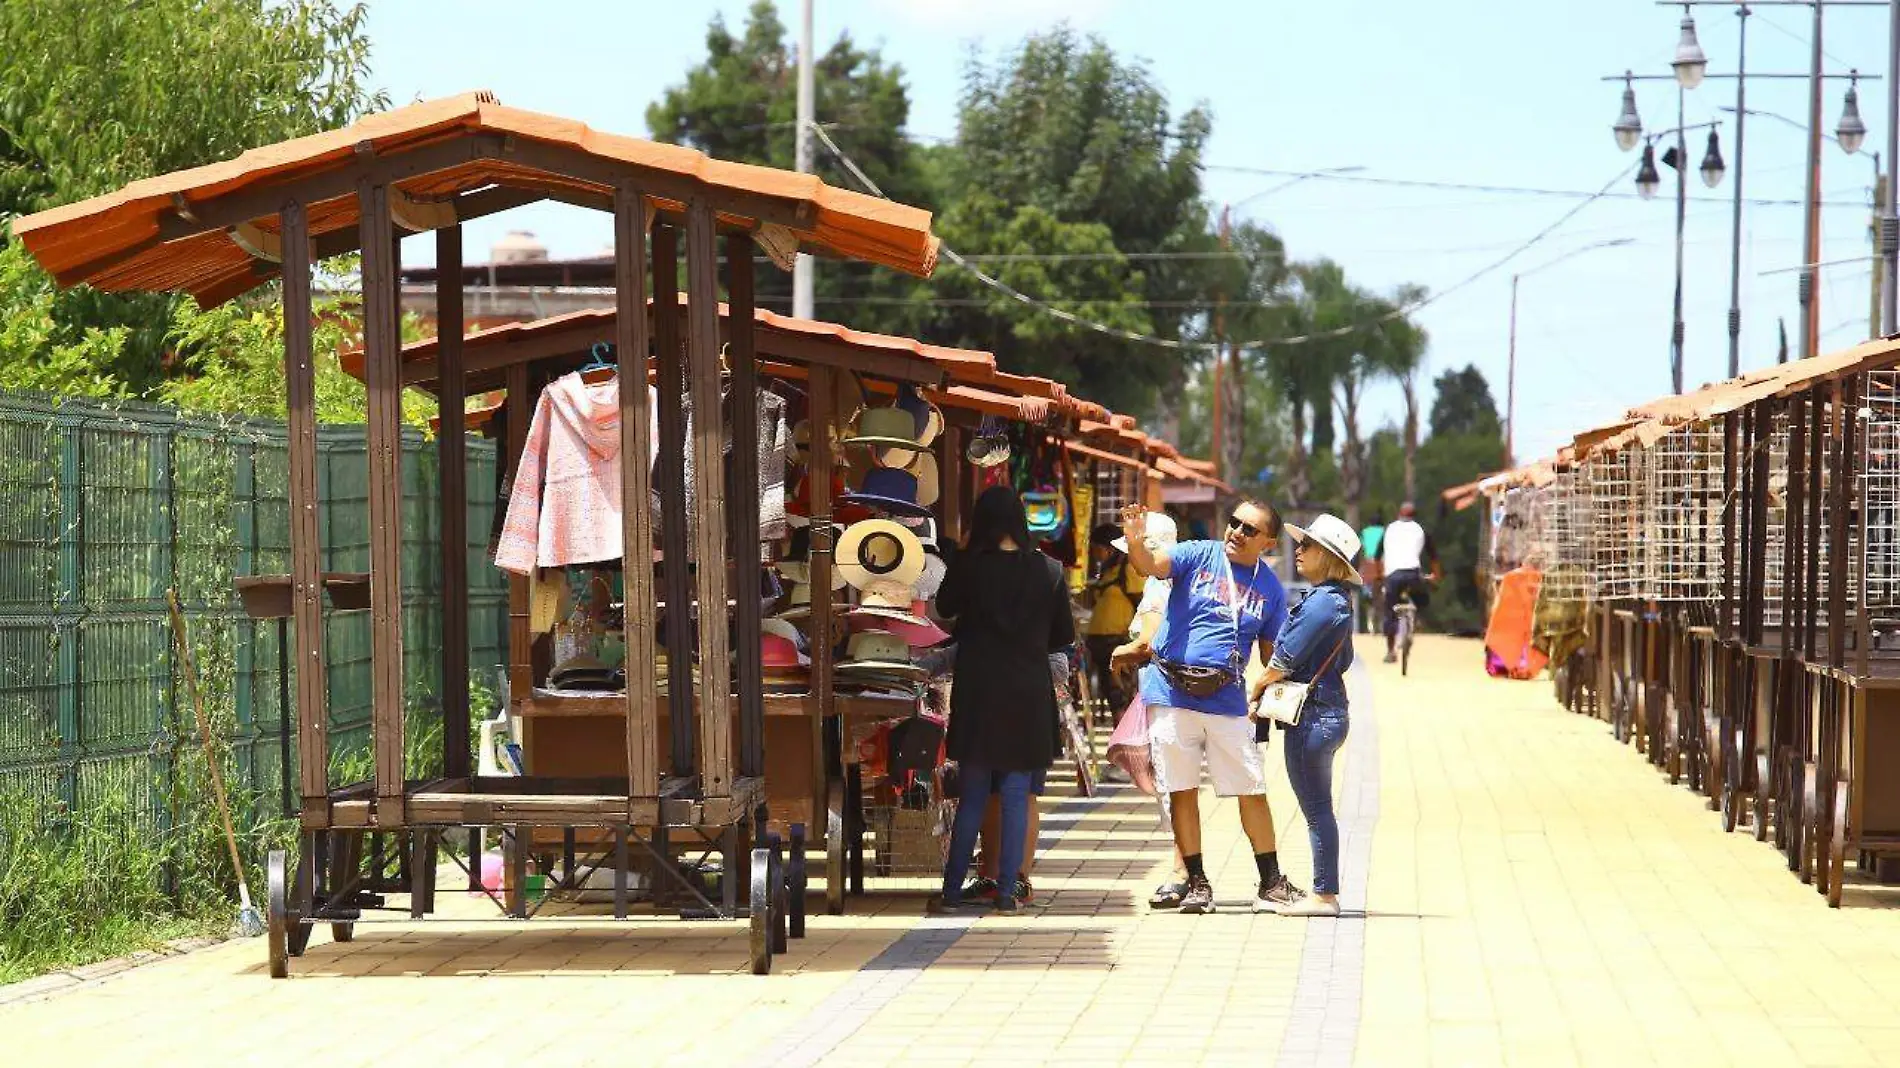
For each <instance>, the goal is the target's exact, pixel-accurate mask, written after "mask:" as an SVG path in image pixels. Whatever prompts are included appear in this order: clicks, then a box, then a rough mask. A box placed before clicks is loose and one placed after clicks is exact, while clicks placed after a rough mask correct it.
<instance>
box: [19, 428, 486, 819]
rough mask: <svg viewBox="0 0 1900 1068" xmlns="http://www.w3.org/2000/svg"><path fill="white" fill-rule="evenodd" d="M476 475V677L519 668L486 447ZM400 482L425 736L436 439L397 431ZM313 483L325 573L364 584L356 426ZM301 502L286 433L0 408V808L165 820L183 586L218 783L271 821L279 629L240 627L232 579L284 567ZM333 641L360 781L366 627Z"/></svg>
mask: <svg viewBox="0 0 1900 1068" xmlns="http://www.w3.org/2000/svg"><path fill="white" fill-rule="evenodd" d="M468 468H469V470H468V486H469V501H468V528H467V529H468V532H469V535H468V538H469V544H468V553H469V568H468V574H469V576H470V582H471V586H472V591H471V592H472V601H473V603H472V605H471V616H470V631H471V643H472V645H473V648H472V650H471V653H470V657H471V659H470V663H471V664H472V665H473V666H474V669H475V670H476V671H477V672H485V671H487V670H489V669H492V667H493V666H495V665H499V664H501V663H503V662H504V661H505V660H506V640H507V585H506V582H505V578H504V576H502V575H501V573H500V572H498V571H497V570H496V569H495V568H494V567H492V566H490V565H489V563H488V561H487V558H486V557H487V539H488V532H489V529H490V527H491V524H492V517H493V515H494V511H495V508H496V503H495V488H496V472H495V449H494V446H493V444H492V443H490V442H486V441H470V443H469V448H468ZM402 472H403V483H404V485H403V516H402V520H403V560H402V588H403V598H402V600H403V626H404V632H403V638H404V677H405V684H404V689H405V703H406V706H407V708H408V712H409V715H410V717H411V719H412V722H413V723H414V724H415V726H412V728H411V733H412V734H413V733H416V730H417V728H418V727H426V726H427V725H429V724H431V723H437V724H439V722H440V715H441V708H440V704H439V700H438V697H437V695H439V694H440V693H441V689H442V679H441V670H442V655H441V654H442V627H441V598H440V589H441V568H440V562H439V559H438V545H439V543H440V532H441V515H440V508H439V505H438V502H437V498H436V489H437V486H438V478H437V468H436V451H435V443H434V442H433V441H429V440H426V439H425V438H424V437H423V436H422V435H420V434H419V433H415V432H405V434H404V437H403V462H402ZM317 480H318V494H319V498H320V500H321V502H322V503H321V512H320V514H319V518H318V532H319V538H320V541H321V544H322V547H323V557H322V566H323V568H324V570H326V571H365V570H367V569H368V557H369V516H368V463H367V455H366V449H365V443H364V433H363V428H362V427H360V426H337V427H325V428H323V429H322V430H321V431H320V433H319V436H318V464H317ZM288 487H289V478H288V470H287V456H286V448H285V432H284V427H283V424H281V423H274V422H265V421H253V420H242V419H218V418H206V417H203V416H196V415H185V414H182V413H179V412H178V411H176V410H173V409H167V408H160V407H155V406H148V405H139V404H119V405H98V404H88V403H77V402H73V401H69V400H51V399H47V398H40V397H34V396H30V395H21V394H12V393H0V793H12V794H24V795H25V796H27V797H29V798H32V799H35V800H36V801H37V802H40V803H43V804H45V805H48V806H60V807H61V808H63V810H65V811H84V810H86V809H87V808H88V806H89V805H92V804H95V803H97V802H98V800H99V799H101V798H105V797H129V798H130V799H132V802H133V807H134V810H135V811H136V813H137V814H136V816H135V818H136V819H137V820H138V821H139V822H140V823H142V824H146V825H147V826H149V827H151V828H153V829H159V828H163V827H164V826H165V825H166V820H167V816H166V803H165V799H166V797H167V796H169V790H170V787H171V783H172V778H173V775H174V774H175V771H176V767H175V764H176V761H175V754H176V753H177V751H178V747H179V746H180V745H190V744H192V742H193V739H194V738H195V730H196V728H195V725H194V721H193V719H192V712H191V706H190V704H189V695H188V691H187V690H186V688H185V680H184V674H183V670H182V664H181V662H180V660H179V657H178V654H177V650H176V647H175V643H174V642H173V639H172V632H171V626H170V621H169V617H168V612H167V606H166V591H167V589H173V588H175V589H177V590H178V593H179V597H180V598H181V600H182V601H183V602H184V604H185V610H186V616H187V620H188V625H189V629H190V635H191V643H192V653H193V659H194V660H195V661H196V663H197V668H198V672H199V674H200V678H201V683H202V686H203V693H204V696H205V698H206V702H207V706H208V711H210V713H211V715H212V718H213V721H214V722H215V723H217V724H219V726H220V727H221V728H222V729H224V730H225V731H226V732H227V737H228V740H229V743H230V746H231V751H232V756H233V764H234V767H232V768H231V769H230V770H229V771H228V772H227V774H228V775H229V776H230V778H231V780H232V781H233V784H234V786H236V788H237V792H239V793H247V794H250V795H252V796H258V797H261V798H265V799H268V804H269V807H271V808H272V809H274V808H275V807H276V798H277V797H278V795H279V790H280V786H281V777H280V775H279V771H278V768H279V761H278V746H279V744H280V742H281V740H282V739H283V737H284V731H285V728H286V722H285V721H286V716H285V710H284V708H283V707H282V704H281V702H280V699H279V694H280V692H281V691H280V680H279V672H278V650H279V627H278V624H277V623H276V622H275V621H273V620H252V619H250V618H249V617H248V616H246V615H245V614H244V611H243V608H242V607H241V605H240V604H239V602H238V599H237V596H236V592H235V586H234V580H235V579H236V578H237V577H239V576H242V575H251V574H284V573H286V572H288V571H289V569H290V545H289V502H288V500H287V495H288V492H289V489H288ZM324 637H325V645H324V648H325V653H326V656H327V660H328V669H329V680H330V706H329V712H328V715H329V719H330V735H329V737H330V745H331V753H330V762H331V765H332V767H344V766H349V767H354V766H360V765H363V764H366V763H367V761H368V744H369V738H368V733H369V726H368V725H369V719H370V677H369V669H370V648H371V640H370V627H369V615H368V613H366V612H353V613H333V614H331V615H330V616H329V617H328V619H327V623H326V631H325V636H324ZM292 692H294V685H293V690H292ZM289 727H290V730H291V741H292V743H293V744H294V742H295V723H294V722H292V723H290V724H289ZM436 737H438V738H439V734H437V735H436ZM292 759H293V761H294V760H295V755H294V754H293V757H292ZM435 759H436V760H437V761H439V759H440V756H439V754H437V756H436V758H435ZM292 766H293V767H294V766H295V764H294V763H293V765H292ZM293 775H294V772H293Z"/></svg>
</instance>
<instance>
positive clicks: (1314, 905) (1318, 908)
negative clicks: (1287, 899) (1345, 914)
mask: <svg viewBox="0 0 1900 1068" xmlns="http://www.w3.org/2000/svg"><path fill="white" fill-rule="evenodd" d="M1279 913H1280V915H1282V916H1318V917H1330V916H1337V915H1339V899H1338V898H1334V899H1333V900H1331V901H1322V900H1320V899H1319V898H1317V897H1314V896H1312V895H1311V894H1308V895H1306V896H1305V897H1302V898H1300V899H1299V900H1298V901H1295V902H1293V903H1292V904H1289V905H1285V906H1282V907H1281V908H1280V909H1279Z"/></svg>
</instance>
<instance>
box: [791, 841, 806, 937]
mask: <svg viewBox="0 0 1900 1068" xmlns="http://www.w3.org/2000/svg"><path fill="white" fill-rule="evenodd" d="M785 884H786V891H787V895H788V896H789V897H790V898H791V900H790V901H789V902H788V904H789V905H790V906H791V907H790V908H789V909H787V910H786V912H787V915H786V921H787V926H788V928H789V933H790V934H791V937H793V938H803V937H805V894H806V893H807V892H808V891H809V889H810V876H809V874H808V872H807V870H806V867H805V825H804V824H802V823H794V824H792V852H791V857H790V859H789V860H788V861H787V867H786V872H785Z"/></svg>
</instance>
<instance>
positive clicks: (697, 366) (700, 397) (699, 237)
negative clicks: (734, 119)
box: [675, 197, 757, 795]
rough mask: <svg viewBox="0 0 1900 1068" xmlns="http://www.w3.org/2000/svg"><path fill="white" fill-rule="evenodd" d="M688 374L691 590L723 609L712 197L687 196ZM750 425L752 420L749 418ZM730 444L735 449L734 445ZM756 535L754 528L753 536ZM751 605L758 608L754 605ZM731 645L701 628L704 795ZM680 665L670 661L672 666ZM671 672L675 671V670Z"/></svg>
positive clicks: (727, 684)
mask: <svg viewBox="0 0 1900 1068" xmlns="http://www.w3.org/2000/svg"><path fill="white" fill-rule="evenodd" d="M686 216H687V218H686V291H687V300H688V307H687V312H688V315H687V320H688V324H689V325H688V330H687V347H688V357H687V376H688V384H689V389H690V393H691V396H692V401H693V411H694V413H695V415H694V419H693V439H692V441H691V442H690V443H689V447H690V448H691V449H692V450H693V475H694V480H695V482H696V484H697V486H696V488H697V490H698V494H699V499H698V501H697V502H696V503H697V507H696V508H695V519H696V522H695V523H694V528H693V545H694V548H695V549H696V550H697V552H696V554H695V557H696V559H697V560H698V561H699V562H700V563H701V565H702V566H700V567H698V568H696V569H695V570H694V573H693V589H694V592H695V593H696V594H697V599H698V602H699V604H700V606H701V608H702V612H704V613H706V614H711V613H714V612H718V613H720V614H721V615H723V608H724V606H725V603H726V569H725V568H723V567H717V566H712V564H713V562H714V561H718V560H720V559H722V558H723V557H724V553H725V547H726V545H725V541H726V538H725V534H726V500H725V493H726V488H725V487H726V480H725V470H726V457H725V435H724V432H723V428H722V427H721V425H720V423H721V419H720V409H721V396H720V386H721V385H722V383H721V380H720V375H719V274H718V271H719V265H718V246H717V242H716V234H715V229H716V224H715V220H714V218H713V207H712V203H711V202H710V201H708V200H705V199H704V198H697V197H696V198H694V199H693V200H692V201H691V202H689V204H688V207H687V213H686ZM755 428H756V423H755ZM739 447H740V446H739V445H738V444H736V442H735V445H734V451H737V450H738V449H739ZM756 537H757V534H756V533H755V534H754V538H755V539H756ZM753 607H754V610H756V608H757V606H756V605H755V606H753ZM729 653H730V643H729V641H728V638H727V634H726V628H725V627H723V626H711V625H703V626H701V627H700V628H699V671H700V678H701V680H702V683H703V685H702V686H701V687H700V688H699V693H698V694H697V698H698V700H697V711H698V723H697V726H698V728H699V782H700V789H702V790H704V791H705V792H706V793H707V794H708V795H713V794H725V793H726V792H727V791H729V790H730V789H731V788H732V781H731V776H732V766H733V765H732V712H731V708H730V706H729V705H728V704H727V703H726V695H727V694H729V693H731V692H732V663H731V660H730V659H729ZM677 669H678V665H675V671H677ZM676 677H677V676H676Z"/></svg>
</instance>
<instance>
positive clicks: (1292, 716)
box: [1253, 631, 1352, 727]
mask: <svg viewBox="0 0 1900 1068" xmlns="http://www.w3.org/2000/svg"><path fill="white" fill-rule="evenodd" d="M1351 639H1352V632H1351V631H1348V632H1347V633H1346V636H1345V637H1344V638H1341V639H1339V644H1338V645H1335V646H1333V651H1332V652H1330V653H1328V654H1327V655H1326V662H1325V663H1323V664H1321V665H1320V666H1319V670H1318V671H1315V672H1314V673H1313V678H1315V679H1318V678H1320V677H1321V676H1323V675H1325V674H1326V669H1327V668H1329V667H1332V666H1333V658H1334V657H1336V656H1338V655H1339V650H1340V649H1341V648H1343V647H1344V646H1345V644H1346V643H1347V642H1348V641H1350V640H1351ZM1312 689H1313V684H1312V683H1310V682H1293V681H1291V680H1288V679H1281V680H1280V681H1279V682H1276V683H1273V684H1271V685H1269V686H1268V687H1267V688H1266V689H1265V690H1263V691H1262V692H1261V694H1260V700H1259V701H1256V702H1255V703H1254V706H1253V718H1254V719H1256V720H1261V719H1267V720H1272V721H1273V722H1275V723H1278V724H1279V725H1280V726H1282V727H1297V726H1299V723H1300V710H1301V709H1303V708H1305V707H1306V695H1307V694H1308V693H1309V692H1311V691H1312Z"/></svg>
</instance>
